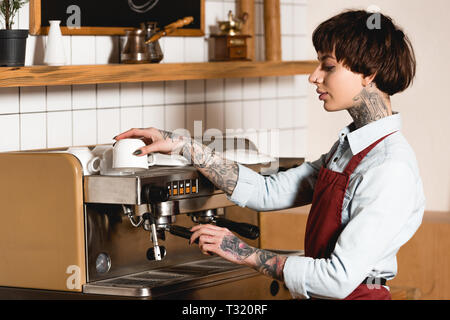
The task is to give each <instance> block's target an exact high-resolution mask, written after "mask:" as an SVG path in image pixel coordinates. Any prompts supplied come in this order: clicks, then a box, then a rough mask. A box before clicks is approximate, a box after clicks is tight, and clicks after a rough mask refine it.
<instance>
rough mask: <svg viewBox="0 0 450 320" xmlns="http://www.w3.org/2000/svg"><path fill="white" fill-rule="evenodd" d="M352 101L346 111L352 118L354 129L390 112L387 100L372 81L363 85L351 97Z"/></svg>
mask: <svg viewBox="0 0 450 320" xmlns="http://www.w3.org/2000/svg"><path fill="white" fill-rule="evenodd" d="M353 101H354V105H353V107H351V108H350V109H348V112H349V113H350V116H351V117H352V118H353V121H354V123H355V127H356V129H358V128H361V127H363V126H365V125H366V124H368V123H370V122H374V121H377V120H379V119H381V118H384V117H387V116H390V115H391V114H392V112H391V108H390V105H388V103H389V101H385V99H383V97H382V94H381V93H380V91H379V90H378V89H377V88H376V86H375V85H373V83H371V84H370V85H368V86H367V87H365V88H364V89H363V90H362V91H361V92H360V93H359V94H358V95H357V96H356V97H354V98H353Z"/></svg>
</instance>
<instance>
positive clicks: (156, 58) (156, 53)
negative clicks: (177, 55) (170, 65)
mask: <svg viewBox="0 0 450 320" xmlns="http://www.w3.org/2000/svg"><path fill="white" fill-rule="evenodd" d="M141 29H144V30H145V40H146V43H147V52H148V57H149V60H150V62H152V63H159V62H160V61H161V60H162V59H163V58H164V54H163V52H162V50H161V46H160V45H159V42H158V40H156V41H153V42H150V43H148V41H147V40H149V39H150V38H151V37H152V36H153V35H155V34H156V33H157V32H158V31H159V28H158V23H157V22H147V23H142V24H141Z"/></svg>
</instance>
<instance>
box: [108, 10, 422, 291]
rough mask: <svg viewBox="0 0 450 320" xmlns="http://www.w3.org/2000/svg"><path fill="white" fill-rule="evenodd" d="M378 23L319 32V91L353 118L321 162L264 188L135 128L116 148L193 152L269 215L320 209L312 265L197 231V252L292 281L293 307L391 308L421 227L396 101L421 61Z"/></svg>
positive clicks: (366, 17) (311, 219) (251, 175)
mask: <svg viewBox="0 0 450 320" xmlns="http://www.w3.org/2000/svg"><path fill="white" fill-rule="evenodd" d="M377 14H378V15H379V16H377V17H376V18H377V19H379V21H378V23H376V24H375V25H370V24H369V23H368V22H369V21H373V20H374V19H373V15H374V14H372V13H369V12H366V11H361V10H359V11H358V10H348V11H345V12H342V13H341V14H339V15H337V16H334V17H332V18H330V19H328V20H326V21H325V22H323V23H321V24H320V25H319V26H318V27H317V28H316V30H315V31H314V33H313V37H312V38H313V39H312V40H313V44H314V47H315V49H316V51H317V54H318V60H319V65H318V67H317V68H316V70H315V71H314V72H313V73H312V74H311V75H310V77H309V81H310V83H311V84H313V85H314V86H315V87H316V88H317V93H318V94H319V95H320V96H319V99H320V100H321V101H323V107H324V108H325V110H326V111H330V112H334V111H341V110H347V112H348V113H349V114H350V116H351V117H352V118H353V122H352V123H351V124H350V125H348V126H347V127H345V128H343V129H342V130H341V131H340V132H339V138H338V140H337V141H336V142H335V143H334V145H333V146H332V148H331V149H330V151H329V152H327V153H325V154H323V155H322V156H321V157H320V158H319V159H318V160H316V161H314V162H305V163H304V164H303V165H301V166H300V167H297V168H294V169H290V170H288V171H285V172H280V173H278V174H273V175H271V176H266V177H264V176H261V175H259V174H258V173H256V172H254V171H252V170H250V169H248V168H246V167H245V166H242V165H240V164H237V163H233V162H229V161H225V160H224V159H223V158H222V157H221V156H220V154H215V153H214V152H212V151H211V150H210V149H208V147H205V146H203V145H201V144H199V143H197V142H195V141H193V140H191V139H189V138H185V137H177V136H175V135H173V134H171V133H170V132H164V131H160V130H157V129H155V128H149V129H131V130H129V131H127V132H125V133H122V134H120V135H119V136H117V137H116V139H117V140H120V139H123V138H130V137H144V138H145V139H146V142H147V146H145V147H143V148H141V149H140V150H137V151H136V153H140V154H141V155H146V154H148V153H151V152H163V153H171V152H179V151H180V150H182V153H183V155H184V156H185V157H188V158H189V159H191V160H192V162H193V165H194V166H196V167H197V168H198V170H200V172H201V173H202V174H203V175H204V176H205V177H207V178H209V179H210V180H211V181H212V182H213V183H214V184H215V185H216V186H217V187H218V188H220V189H222V190H224V191H225V192H226V193H227V194H228V196H229V199H231V200H232V201H234V202H235V203H236V204H238V205H240V206H247V207H249V208H252V209H255V210H259V211H263V210H267V211H269V210H276V209H283V208H289V207H295V206H301V205H305V204H312V205H311V211H310V213H309V215H308V222H307V226H306V236H305V256H284V255H280V254H276V253H273V252H270V251H267V250H262V249H258V248H253V247H251V246H249V245H247V244H246V243H244V242H243V241H242V240H240V239H239V238H237V237H236V236H235V235H234V234H233V233H231V232H230V231H229V230H227V229H224V228H219V227H217V226H214V225H198V226H195V227H193V228H192V229H191V230H192V231H193V235H192V237H191V243H193V242H194V240H196V239H197V238H198V239H199V246H200V249H201V251H202V252H203V253H205V254H211V253H213V254H217V255H219V256H221V257H223V258H225V259H227V260H229V261H232V262H234V263H237V264H243V265H247V266H250V267H252V268H254V269H256V270H258V271H260V272H261V273H263V274H265V275H267V276H269V277H273V278H275V279H278V280H281V281H284V282H285V284H286V286H287V288H288V289H289V291H290V292H291V294H292V296H293V297H294V298H300V299H307V298H316V299H390V298H391V296H390V293H389V287H388V286H387V285H386V281H387V280H391V279H392V278H394V277H395V275H396V273H397V263H396V254H397V251H398V250H399V248H400V247H401V246H402V245H403V244H404V243H406V242H407V241H408V240H409V239H410V238H411V237H412V236H413V234H414V233H415V232H416V230H417V229H418V227H419V226H420V224H421V221H422V216H423V211H424V205H425V198H424V193H423V189H422V182H421V178H420V175H419V170H418V166H417V163H416V159H415V155H414V152H413V150H412V149H411V147H410V146H409V144H408V142H407V141H406V139H405V137H404V136H403V135H402V133H401V131H400V129H401V118H400V114H399V113H398V112H395V111H393V110H392V108H391V100H390V96H392V95H394V94H396V93H398V92H402V91H404V90H405V89H406V88H407V87H409V86H410V84H411V83H412V80H413V78H414V76H415V69H416V62H415V57H414V52H413V48H412V46H411V43H410V41H409V40H408V38H407V36H406V35H405V34H404V33H403V31H402V30H401V29H400V28H399V27H398V26H396V25H394V23H393V22H392V19H391V18H389V17H387V16H385V15H383V14H381V13H377ZM175 150H176V151H175ZM280 232H282V230H280ZM283 232H284V230H283ZM291 232H295V228H294V229H293V230H292V231H291Z"/></svg>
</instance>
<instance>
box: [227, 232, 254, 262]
mask: <svg viewBox="0 0 450 320" xmlns="http://www.w3.org/2000/svg"><path fill="white" fill-rule="evenodd" d="M220 248H221V249H222V250H223V251H225V252H229V253H231V254H232V255H233V256H234V257H235V258H236V259H238V260H245V259H247V258H248V257H249V256H251V255H252V254H253V253H255V252H256V248H253V247H250V246H249V245H248V244H246V243H245V242H243V241H242V240H241V239H239V238H238V237H236V236H235V235H233V234H230V235H227V236H225V237H224V238H223V240H222V243H221V244H220Z"/></svg>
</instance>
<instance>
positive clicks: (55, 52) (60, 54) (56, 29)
mask: <svg viewBox="0 0 450 320" xmlns="http://www.w3.org/2000/svg"><path fill="white" fill-rule="evenodd" d="M49 22H50V30H49V32H48V37H47V45H46V47H45V57H44V63H45V64H46V65H49V66H63V65H65V64H67V61H66V54H65V52H64V42H63V36H62V33H61V28H60V26H59V24H60V23H61V21H60V20H50V21H49Z"/></svg>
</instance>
